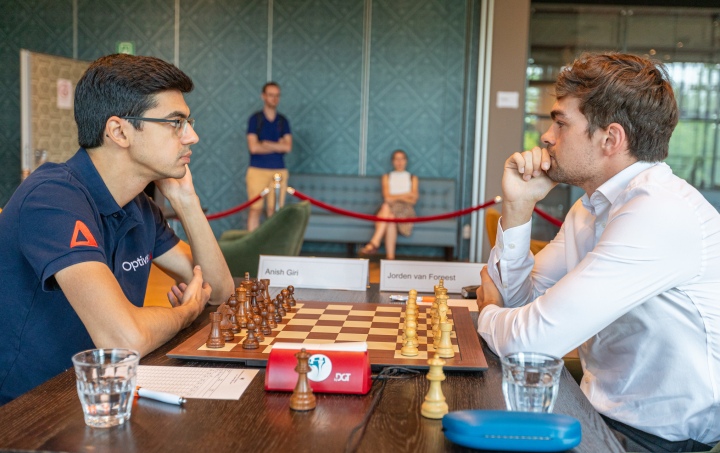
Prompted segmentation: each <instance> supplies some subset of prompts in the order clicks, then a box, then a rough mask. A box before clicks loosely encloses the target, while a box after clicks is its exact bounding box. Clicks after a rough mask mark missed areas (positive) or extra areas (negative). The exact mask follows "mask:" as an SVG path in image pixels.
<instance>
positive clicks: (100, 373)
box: [72, 349, 140, 428]
mask: <svg viewBox="0 0 720 453" xmlns="http://www.w3.org/2000/svg"><path fill="white" fill-rule="evenodd" d="M72 361H73V365H74V367H75V377H76V383H77V392H78V396H79V397H80V404H82V408H83V413H84V414H85V423H86V424H87V425H88V426H92V427H95V428H108V427H111V426H116V425H121V424H123V423H125V422H126V421H127V420H129V419H130V410H131V409H132V401H133V393H134V392H135V380H136V375H137V367H138V362H139V361H140V354H139V353H138V352H136V351H133V350H131V349H89V350H87V351H83V352H79V353H77V354H75V355H74V356H73V358H72Z"/></svg>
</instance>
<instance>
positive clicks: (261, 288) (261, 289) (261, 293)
mask: <svg viewBox="0 0 720 453" xmlns="http://www.w3.org/2000/svg"><path fill="white" fill-rule="evenodd" d="M256 284H257V296H256V299H257V302H258V305H265V285H264V284H263V282H262V280H258V281H257V283H256Z"/></svg>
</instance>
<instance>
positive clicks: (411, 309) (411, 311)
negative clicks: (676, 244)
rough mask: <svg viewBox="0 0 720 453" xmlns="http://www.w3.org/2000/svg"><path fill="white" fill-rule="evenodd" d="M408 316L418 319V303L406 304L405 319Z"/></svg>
mask: <svg viewBox="0 0 720 453" xmlns="http://www.w3.org/2000/svg"><path fill="white" fill-rule="evenodd" d="M408 318H412V319H417V305H413V304H407V305H405V319H408Z"/></svg>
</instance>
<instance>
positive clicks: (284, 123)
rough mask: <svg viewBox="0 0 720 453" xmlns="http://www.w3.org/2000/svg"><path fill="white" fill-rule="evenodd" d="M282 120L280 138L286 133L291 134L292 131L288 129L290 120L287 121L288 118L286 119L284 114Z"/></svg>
mask: <svg viewBox="0 0 720 453" xmlns="http://www.w3.org/2000/svg"><path fill="white" fill-rule="evenodd" d="M283 120H284V121H283V122H282V123H283V128H282V129H283V130H281V131H280V138H282V137H284V136H285V135H287V134H291V135H292V132H291V131H290V121H288V119H287V118H286V117H285V116H283Z"/></svg>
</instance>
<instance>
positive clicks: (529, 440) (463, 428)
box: [442, 410, 582, 452]
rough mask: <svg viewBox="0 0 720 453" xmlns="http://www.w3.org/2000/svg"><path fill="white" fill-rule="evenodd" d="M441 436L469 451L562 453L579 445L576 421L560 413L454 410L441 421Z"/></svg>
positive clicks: (577, 422)
mask: <svg viewBox="0 0 720 453" xmlns="http://www.w3.org/2000/svg"><path fill="white" fill-rule="evenodd" d="M442 424H443V431H445V437H447V438H448V439H450V440H451V441H452V442H454V443H456V444H459V445H462V446H465V447H470V448H477V449H481V450H501V451H538V452H540V451H564V450H569V449H571V448H573V447H575V446H577V445H578V444H579V443H580V440H581V438H582V433H581V429H580V422H579V421H578V420H577V419H575V418H573V417H570V416H567V415H561V414H541V413H533V412H509V411H486V410H472V411H456V412H450V413H449V414H447V415H445V417H443V420H442Z"/></svg>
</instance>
